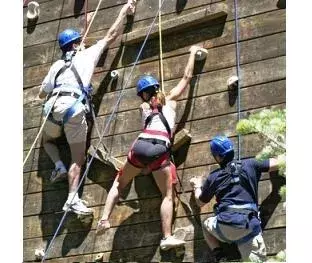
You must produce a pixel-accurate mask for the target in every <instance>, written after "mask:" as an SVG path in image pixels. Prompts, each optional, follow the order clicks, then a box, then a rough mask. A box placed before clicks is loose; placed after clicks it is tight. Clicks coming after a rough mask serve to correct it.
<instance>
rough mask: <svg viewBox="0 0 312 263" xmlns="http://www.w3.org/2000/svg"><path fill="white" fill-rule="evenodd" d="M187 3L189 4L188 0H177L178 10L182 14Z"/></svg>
mask: <svg viewBox="0 0 312 263" xmlns="http://www.w3.org/2000/svg"><path fill="white" fill-rule="evenodd" d="M186 4H187V0H177V3H176V11H177V13H178V14H180V13H181V12H182V11H183V10H184V7H185V6H186Z"/></svg>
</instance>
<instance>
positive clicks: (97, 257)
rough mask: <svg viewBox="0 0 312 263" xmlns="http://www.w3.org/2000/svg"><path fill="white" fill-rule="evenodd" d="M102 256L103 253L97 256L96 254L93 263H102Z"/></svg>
mask: <svg viewBox="0 0 312 263" xmlns="http://www.w3.org/2000/svg"><path fill="white" fill-rule="evenodd" d="M103 256H104V253H99V254H97V255H96V257H95V259H94V261H95V262H102V260H103Z"/></svg>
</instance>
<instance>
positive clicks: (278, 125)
mask: <svg viewBox="0 0 312 263" xmlns="http://www.w3.org/2000/svg"><path fill="white" fill-rule="evenodd" d="M236 130H237V132H238V133H240V134H242V135H244V134H248V133H258V135H259V136H260V137H261V139H262V140H264V141H265V145H266V146H265V147H264V148H263V149H262V150H261V151H260V152H259V153H258V155H257V156H256V158H257V159H258V160H264V159H268V158H273V157H274V158H277V157H278V163H279V174H280V175H282V176H286V161H285V155H286V144H285V143H286V110H269V109H265V110H262V111H261V112H259V113H255V114H251V115H250V116H249V118H248V119H242V120H240V121H239V122H238V123H237V126H236ZM280 194H281V196H282V198H283V200H285V198H286V187H285V186H283V187H282V188H281V189H280Z"/></svg>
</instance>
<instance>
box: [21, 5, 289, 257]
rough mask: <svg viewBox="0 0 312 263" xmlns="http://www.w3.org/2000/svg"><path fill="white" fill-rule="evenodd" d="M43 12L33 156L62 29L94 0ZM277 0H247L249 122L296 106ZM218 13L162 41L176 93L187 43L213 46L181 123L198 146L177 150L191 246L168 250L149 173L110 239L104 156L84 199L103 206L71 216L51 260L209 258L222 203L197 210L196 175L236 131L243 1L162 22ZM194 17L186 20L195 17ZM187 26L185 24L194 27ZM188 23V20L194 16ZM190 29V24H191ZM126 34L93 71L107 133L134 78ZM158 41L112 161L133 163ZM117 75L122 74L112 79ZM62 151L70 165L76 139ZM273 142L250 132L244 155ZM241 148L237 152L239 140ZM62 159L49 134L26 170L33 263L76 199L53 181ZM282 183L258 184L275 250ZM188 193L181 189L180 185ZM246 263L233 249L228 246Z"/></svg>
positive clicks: (179, 222)
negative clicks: (206, 235)
mask: <svg viewBox="0 0 312 263" xmlns="http://www.w3.org/2000/svg"><path fill="white" fill-rule="evenodd" d="M37 2H38V3H39V4H40V16H39V19H38V20H37V21H36V22H35V23H34V22H30V21H27V18H26V12H27V7H26V6H24V24H23V26H24V36H23V37H24V49H23V51H24V54H23V56H24V83H23V93H24V101H23V103H24V156H26V154H27V153H28V151H29V149H30V146H31V144H32V143H33V141H34V139H35V137H36V135H37V134H38V131H39V128H40V126H41V123H42V120H43V119H42V101H40V100H38V99H37V94H38V90H39V85H40V83H41V82H42V80H43V78H44V76H45V74H46V73H47V72H48V70H49V68H50V66H51V64H52V63H53V62H54V61H55V60H57V59H58V58H59V57H60V51H59V48H58V44H57V41H56V40H57V34H58V33H59V32H60V31H62V30H64V29H65V28H67V27H75V28H77V29H82V28H83V25H84V23H83V17H84V1H83V0H80V1H79V0H76V1H75V0H38V1H37ZM125 2H126V0H119V1H116V0H105V1H103V2H102V4H101V7H100V10H99V12H98V14H97V16H96V17H95V20H94V23H93V24H92V27H91V29H90V33H89V35H88V36H89V37H94V38H90V40H89V41H91V42H92V41H94V40H95V39H100V37H102V36H104V34H105V33H106V32H107V30H108V28H109V26H110V25H111V24H112V23H113V21H114V19H115V18H116V17H117V15H118V13H119V11H120V9H121V7H122V5H123V4H124V3H125ZM281 2H283V1H277V0H262V1H257V0H239V1H238V10H237V11H238V16H239V27H240V30H239V31H240V32H239V38H240V62H241V78H242V80H241V110H242V117H246V116H247V115H248V114H249V113H253V112H258V111H260V110H261V109H264V108H284V107H285V103H286V89H285V85H286V81H285V79H286V70H285V66H286V47H285V35H286V34H285V32H286V26H285V20H286V15H285V11H286V10H285V9H281V8H283V6H282V4H281ZM97 4H98V0H89V1H88V10H89V12H92V11H94V10H95V8H96V6H97ZM157 9H158V1H155V0H140V1H138V3H137V11H136V14H135V16H134V19H128V21H127V24H126V25H125V33H129V32H132V31H134V30H141V29H142V28H144V27H147V26H149V25H150V24H151V22H152V19H153V18H154V16H155V14H156V12H157ZM203 9H207V13H214V12H220V11H223V12H225V14H226V15H225V16H222V17H217V18H215V19H214V20H212V21H209V22H207V23H206V24H201V25H197V26H189V27H188V28H185V29H184V30H182V31H179V32H174V33H171V34H169V35H165V36H164V37H163V52H164V54H163V56H164V61H163V63H164V80H165V90H166V91H169V90H170V89H171V88H172V87H174V85H176V84H177V83H178V81H179V80H180V78H181V77H182V76H183V72H184V68H185V65H186V62H187V59H188V56H189V55H188V49H189V48H190V46H191V45H194V44H203V46H204V47H205V48H207V49H208V55H207V59H206V61H205V62H204V63H201V64H200V65H199V64H197V66H196V68H195V74H196V75H195V77H194V78H193V80H192V83H191V87H190V89H189V92H186V93H185V94H184V96H183V97H182V98H181V99H180V100H179V102H178V116H177V126H178V129H182V128H186V129H188V130H189V131H190V133H191V135H192V140H191V142H190V144H188V145H185V146H184V147H182V148H183V149H181V150H180V151H179V152H178V153H177V154H176V159H177V163H178V174H179V176H180V178H181V181H182V185H183V187H184V190H185V194H184V195H185V196H186V198H187V199H188V200H189V202H190V204H191V207H192V212H190V211H189V210H188V209H185V207H184V206H183V205H180V203H178V206H177V211H176V218H175V222H174V229H176V233H177V234H179V235H181V236H183V237H184V238H185V240H186V242H187V243H186V246H185V248H186V249H185V253H184V254H182V255H176V253H175V252H174V251H168V252H161V251H159V248H158V245H159V241H160V238H161V227H160V216H159V206H160V202H161V198H160V193H159V191H158V190H157V187H156V185H155V183H154V181H153V179H152V177H151V176H146V175H140V176H138V177H137V178H135V180H134V181H133V182H132V184H131V185H130V186H129V187H128V188H127V189H126V190H125V191H124V194H123V196H122V198H121V202H120V204H119V205H118V206H116V209H115V210H114V212H113V214H112V220H111V223H112V228H111V229H110V230H109V231H107V233H106V234H105V235H103V236H96V235H95V228H96V223H97V220H98V219H99V217H100V215H101V212H102V210H103V206H104V204H105V200H106V196H107V192H108V191H109V189H110V187H111V184H112V180H113V178H114V175H115V174H114V170H113V169H111V168H110V167H107V166H105V165H104V164H102V163H101V162H99V161H97V160H95V161H94V162H93V164H92V166H91V170H90V172H89V175H88V177H87V178H86V180H85V183H84V185H83V188H82V189H81V191H80V192H81V194H82V199H84V200H86V201H88V203H89V206H91V207H92V208H93V209H94V211H95V213H94V220H93V222H92V223H91V224H87V223H83V222H81V221H80V220H78V219H77V218H76V217H75V216H73V215H69V216H68V217H67V219H66V221H65V223H64V225H63V226H62V228H61V230H60V233H59V234H58V236H57V237H56V239H55V241H54V245H53V247H52V248H51V250H50V253H49V255H48V256H47V262H58V263H65V262H90V261H91V262H92V261H94V260H95V259H96V257H97V256H98V254H99V253H103V254H102V256H103V262H108V261H111V262H114V261H117V262H129V261H132V262H133V261H135V262H152V261H155V262H159V261H166V262H168V261H183V262H194V261H196V262H207V261H209V258H210V255H209V249H208V247H207V245H206V244H205V242H204V239H203V235H202V232H201V228H200V225H199V224H198V221H199V219H204V218H206V217H208V216H211V215H212V206H213V202H212V203H210V204H209V205H207V206H205V207H204V208H202V209H201V210H199V209H198V208H196V206H195V204H194V199H193V197H192V196H191V188H190V185H189V184H188V181H189V179H190V178H191V177H193V176H194V175H197V176H200V175H204V174H207V173H209V171H210V170H211V169H213V168H215V167H216V165H215V161H214V159H213V157H212V156H211V155H210V154H209V147H208V142H209V140H211V138H212V137H213V136H214V135H216V134H218V133H224V134H226V135H227V136H230V137H231V138H232V139H233V140H234V141H235V143H237V137H236V132H235V125H236V122H237V97H235V96H233V94H231V93H229V92H228V89H227V86H226V81H227V79H228V78H229V77H230V76H232V75H235V72H236V59H235V21H234V18H235V17H234V0H224V1H222V0H196V1H187V0H184V1H183V0H165V1H164V5H163V12H162V13H163V16H162V20H163V21H166V20H168V19H172V18H177V19H178V18H179V17H181V16H182V15H186V14H190V13H193V12H196V11H199V10H203ZM184 22H185V21H184ZM184 22H183V23H184ZM186 22H187V21H186ZM182 28H183V25H182ZM121 39H122V37H119V38H118V40H117V41H116V42H115V43H114V44H113V45H112V46H111V47H110V49H109V50H108V51H107V52H105V53H104V54H103V56H102V58H101V60H100V61H99V64H98V67H97V68H96V72H95V74H94V76H93V80H92V83H93V86H94V93H95V97H94V104H95V108H96V115H97V118H96V119H97V123H98V125H99V127H100V130H102V128H103V127H104V125H105V124H106V121H107V120H108V118H109V115H110V113H111V111H112V109H113V107H114V105H115V103H116V100H117V97H118V96H119V94H120V93H119V92H120V90H121V88H122V86H123V85H124V84H125V82H126V81H127V79H128V78H129V75H130V70H131V66H132V63H133V62H134V61H135V58H136V56H137V53H138V51H139V48H140V46H141V44H142V41H140V42H138V43H134V44H132V45H122V43H121ZM158 54H159V45H158V39H157V38H155V39H153V40H151V41H149V42H148V43H147V45H146V47H145V49H144V51H143V54H142V57H141V59H140V60H139V63H138V65H137V66H136V67H135V69H134V73H133V75H132V76H131V77H130V81H129V82H128V85H127V87H126V90H125V94H124V96H123V98H122V100H121V103H120V105H119V108H118V110H117V114H116V115H115V116H114V118H113V120H112V123H111V125H110V128H109V129H108V131H107V133H106V134H105V137H104V140H103V141H104V143H105V144H106V146H107V147H108V148H109V150H110V152H111V154H112V156H114V157H116V158H118V159H120V160H122V161H124V160H125V158H126V154H127V152H128V150H129V147H130V146H131V143H132V142H133V140H134V139H135V138H136V136H137V135H138V134H139V132H140V128H141V127H140V114H139V110H138V106H139V104H140V100H139V99H138V98H137V96H136V91H135V83H136V81H137V79H138V77H139V76H140V75H142V74H144V73H150V74H154V75H155V76H157V77H158V76H159V57H158ZM112 70H118V73H119V78H118V79H117V80H113V79H111V77H110V72H111V71H112ZM97 141H98V136H97V133H96V132H95V130H94V129H93V130H92V132H91V135H90V141H89V142H90V143H91V144H93V145H96V143H97ZM58 143H59V145H60V148H61V155H62V158H63V159H64V160H65V162H66V163H67V164H69V163H70V156H69V154H70V152H69V148H68V145H67V144H66V140H65V139H64V138H60V140H59V141H58ZM262 143H263V142H262V141H261V140H259V139H258V137H257V136H255V135H253V134H250V135H247V136H244V137H242V143H241V155H242V158H246V157H252V156H255V155H256V154H257V152H258V151H259V150H260V149H261V147H262V146H263V145H262ZM236 148H237V147H236ZM52 168H53V163H52V162H51V161H50V160H49V158H48V157H47V155H46V153H45V152H44V150H43V148H42V146H41V143H40V140H39V141H38V143H37V144H36V147H35V149H34V151H32V153H31V155H30V158H29V160H28V161H27V163H26V164H25V166H24V175H23V178H24V188H23V194H24V205H23V209H24V210H23V215H24V236H23V239H24V255H23V258H24V262H32V261H34V260H35V249H45V248H46V246H47V245H48V243H49V242H50V240H51V238H52V236H53V234H54V232H55V230H56V228H57V226H58V224H59V222H60V220H61V217H62V215H63V214H62V213H60V211H61V209H62V206H63V204H64V202H65V200H66V198H67V191H68V186H67V183H59V184H57V185H50V184H49V181H48V177H49V175H50V173H51V169H52ZM284 183H285V181H284V179H283V178H280V177H278V176H276V175H275V176H274V175H272V177H271V179H270V177H269V175H268V174H263V176H262V178H261V181H260V184H259V200H260V203H261V212H262V224H263V227H264V239H265V242H266V244H267V251H268V254H269V255H274V254H276V253H277V252H279V251H280V250H282V249H284V248H285V246H286V217H285V213H286V212H285V210H284V209H283V204H282V202H281V200H280V198H279V196H278V189H279V187H280V185H282V184H284ZM178 191H179V193H180V194H182V193H181V188H180V187H179V186H178ZM226 248H227V250H228V252H229V254H231V255H232V258H233V259H235V258H237V256H238V255H237V251H236V249H235V247H233V246H227V247H226Z"/></svg>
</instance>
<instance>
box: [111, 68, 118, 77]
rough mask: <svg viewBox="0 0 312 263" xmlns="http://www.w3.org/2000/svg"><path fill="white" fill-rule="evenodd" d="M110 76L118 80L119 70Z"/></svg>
mask: <svg viewBox="0 0 312 263" xmlns="http://www.w3.org/2000/svg"><path fill="white" fill-rule="evenodd" d="M110 76H111V78H112V79H117V78H118V76H119V73H118V70H113V71H112V72H111V73H110Z"/></svg>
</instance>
